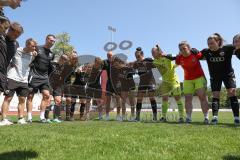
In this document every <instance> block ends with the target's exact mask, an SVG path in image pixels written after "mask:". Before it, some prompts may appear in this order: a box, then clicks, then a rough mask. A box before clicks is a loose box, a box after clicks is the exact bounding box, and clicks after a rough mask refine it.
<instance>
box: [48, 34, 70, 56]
mask: <svg viewBox="0 0 240 160" xmlns="http://www.w3.org/2000/svg"><path fill="white" fill-rule="evenodd" d="M70 38H71V37H70V35H69V34H68V33H66V32H62V33H60V34H57V35H56V39H57V41H56V43H55V45H54V48H53V53H54V54H55V55H58V56H60V55H62V54H68V53H69V52H71V51H72V50H73V49H74V47H73V46H72V45H71V44H70Z"/></svg>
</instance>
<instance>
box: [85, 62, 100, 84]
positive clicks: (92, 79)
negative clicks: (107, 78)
mask: <svg viewBox="0 0 240 160" xmlns="http://www.w3.org/2000/svg"><path fill="white" fill-rule="evenodd" d="M101 74H102V69H97V68H94V67H93V68H92V71H91V73H90V75H89V78H88V82H87V83H88V86H89V87H97V86H101V83H100V77H101Z"/></svg>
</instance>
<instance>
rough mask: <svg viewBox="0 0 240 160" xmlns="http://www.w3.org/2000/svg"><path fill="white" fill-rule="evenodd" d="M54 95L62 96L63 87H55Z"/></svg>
mask: <svg viewBox="0 0 240 160" xmlns="http://www.w3.org/2000/svg"><path fill="white" fill-rule="evenodd" d="M52 95H53V97H57V96H62V95H63V92H62V87H57V88H53V89H52Z"/></svg>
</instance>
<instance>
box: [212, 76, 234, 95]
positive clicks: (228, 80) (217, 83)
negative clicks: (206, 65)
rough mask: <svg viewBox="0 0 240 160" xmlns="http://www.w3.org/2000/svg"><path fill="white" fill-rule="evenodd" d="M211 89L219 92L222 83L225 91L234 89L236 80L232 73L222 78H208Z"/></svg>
mask: <svg viewBox="0 0 240 160" xmlns="http://www.w3.org/2000/svg"><path fill="white" fill-rule="evenodd" d="M210 82H211V89H212V92H214V91H221V88H222V82H223V83H224V85H225V87H226V89H230V88H236V87H237V86H236V78H235V74H234V73H230V74H227V75H226V76H224V77H222V78H210Z"/></svg>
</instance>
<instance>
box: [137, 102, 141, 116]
mask: <svg viewBox="0 0 240 160" xmlns="http://www.w3.org/2000/svg"><path fill="white" fill-rule="evenodd" d="M141 109H142V103H137V105H136V113H137V114H140V112H141Z"/></svg>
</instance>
